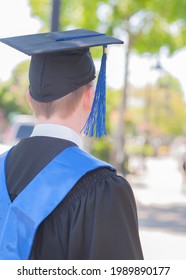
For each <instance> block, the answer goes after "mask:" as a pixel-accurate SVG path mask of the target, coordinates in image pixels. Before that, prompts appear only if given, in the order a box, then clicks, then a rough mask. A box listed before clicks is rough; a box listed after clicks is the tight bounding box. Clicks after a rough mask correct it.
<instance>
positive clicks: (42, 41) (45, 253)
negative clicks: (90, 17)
mask: <svg viewBox="0 0 186 280" xmlns="http://www.w3.org/2000/svg"><path fill="white" fill-rule="evenodd" d="M0 41H1V42H3V43H5V44H7V45H9V46H11V47H13V48H15V49H17V50H19V51H21V52H23V53H26V54H28V55H30V56H31V61H30V68H29V90H28V92H27V94H26V97H27V100H28V102H29V104H30V106H31V108H32V110H33V113H34V115H35V117H36V126H35V128H34V130H33V133H32V135H31V137H29V138H25V139H23V140H21V141H20V142H19V143H18V144H17V145H15V146H14V147H13V148H12V149H11V150H10V151H8V152H7V153H5V154H3V155H2V156H1V158H0V181H1V182H0V259H18V260H22V259H31V260H112V259H113V260H124V259H125V260H140V259H143V253H142V248H141V243H140V238H139V231H138V217H137V210H136V203H135V198H134V195H133V192H132V189H131V186H130V185H129V183H128V182H127V181H126V180H125V179H124V178H123V177H121V176H118V175H117V172H116V170H115V168H114V167H113V166H111V165H110V164H108V163H106V162H103V161H101V160H99V159H97V158H95V157H93V156H92V155H90V154H88V153H87V152H85V151H84V150H83V148H82V139H81V136H82V135H83V134H86V135H88V136H91V137H92V136H95V137H101V136H102V135H105V134H106V130H105V114H106V105H105V102H106V101H105V99H106V96H105V83H106V82H105V75H106V49H107V46H108V45H110V44H121V43H123V42H122V41H121V40H118V39H116V38H114V37H110V36H107V35H105V34H102V33H98V32H95V31H90V30H86V29H76V30H70V31H65V32H51V33H42V34H33V35H26V36H18V37H11V38H3V39H0ZM95 46H101V47H103V56H102V62H101V68H100V71H99V76H98V79H97V83H96V85H95V84H94V80H95V78H96V71H95V66H94V63H93V59H92V56H91V54H90V48H91V47H95Z"/></svg>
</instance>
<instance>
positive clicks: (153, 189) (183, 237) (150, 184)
mask: <svg viewBox="0 0 186 280" xmlns="http://www.w3.org/2000/svg"><path fill="white" fill-rule="evenodd" d="M131 166H135V170H137V172H136V174H135V175H129V176H127V179H128V181H129V182H130V184H131V186H132V188H133V191H134V194H135V197H136V202H137V208H138V217H139V227H140V237H141V242H142V247H143V252H144V257H145V259H146V260H153V259H154V260H162V259H167V260H168V259H169V260H183V259H186V193H184V188H186V185H185V186H184V183H183V182H184V180H183V178H182V173H181V171H180V170H179V163H178V162H177V161H176V160H175V159H174V158H173V157H170V156H163V157H159V158H147V159H141V160H139V159H137V158H133V159H132V160H131ZM185 184H186V183H185Z"/></svg>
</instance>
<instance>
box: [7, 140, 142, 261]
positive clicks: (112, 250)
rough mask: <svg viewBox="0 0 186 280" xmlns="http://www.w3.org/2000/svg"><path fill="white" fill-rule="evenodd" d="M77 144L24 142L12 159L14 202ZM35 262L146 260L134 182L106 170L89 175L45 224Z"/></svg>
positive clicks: (38, 237)
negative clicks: (61, 153)
mask: <svg viewBox="0 0 186 280" xmlns="http://www.w3.org/2000/svg"><path fill="white" fill-rule="evenodd" d="M71 145H74V144H73V143H72V142H68V141H65V140H61V139H57V138H51V137H33V138H29V139H25V140H22V141H21V142H20V143H19V144H18V145H17V146H16V147H15V148H14V149H13V150H12V152H11V153H10V155H9V157H8V160H7V166H6V178H7V185H8V190H9V193H10V196H11V198H12V199H15V197H16V196H17V195H18V194H19V192H20V191H21V190H22V189H23V188H24V187H25V185H26V184H27V183H28V181H30V180H31V179H32V178H33V177H34V176H35V175H36V174H37V173H38V172H39V171H40V170H41V169H42V168H43V166H45V165H46V164H47V162H49V161H50V160H52V158H53V157H54V156H56V155H57V154H58V153H59V152H60V151H62V150H63V149H65V148H66V147H68V146H71ZM30 259H42V260H47V259H49V260H50V259H54V260H55V259H56V260H57V259H61V260H62V259H74V260H78V259H106V260H109V259H115V260H117V259H118V260H119V259H143V254H142V250H141V244H140V240H139V234H138V220H137V211H136V204H135V199H134V196H133V192H132V189H131V187H130V185H129V184H128V182H127V181H126V180H125V179H123V178H122V177H120V176H117V175H116V173H115V172H114V171H111V170H109V169H106V168H100V169H98V170H95V171H92V172H90V173H88V174H86V175H85V176H84V177H83V178H81V179H80V181H79V182H78V183H77V184H76V185H75V186H74V188H73V189H72V190H71V192H70V193H69V194H68V195H67V196H66V198H65V199H64V200H63V201H62V202H61V203H60V204H59V205H58V207H57V208H56V209H55V210H54V211H53V212H52V213H51V214H50V215H49V216H48V217H47V218H46V219H45V220H44V221H43V223H42V224H41V225H40V227H39V229H38V231H37V233H36V237H35V240H34V244H33V248H32V251H31V255H30Z"/></svg>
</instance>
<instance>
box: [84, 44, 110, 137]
mask: <svg viewBox="0 0 186 280" xmlns="http://www.w3.org/2000/svg"><path fill="white" fill-rule="evenodd" d="M106 51H107V46H103V55H102V59H101V67H100V72H99V76H98V81H97V86H96V91H95V97H94V101H93V105H92V109H91V112H90V115H89V117H88V119H87V122H86V123H85V126H84V128H83V131H84V134H85V135H87V136H90V137H93V136H96V137H98V138H100V137H102V136H103V135H106V59H107V54H106Z"/></svg>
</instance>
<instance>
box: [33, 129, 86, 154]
mask: <svg viewBox="0 0 186 280" xmlns="http://www.w3.org/2000/svg"><path fill="white" fill-rule="evenodd" d="M33 136H47V137H55V138H61V139H65V140H68V141H71V142H73V143H75V144H76V145H77V146H79V148H81V149H82V145H83V144H82V140H81V137H80V136H79V135H78V134H77V133H76V132H75V131H74V130H73V129H71V128H69V127H67V126H63V125H58V124H37V125H36V126H35V127H34V129H33V132H32V134H31V136H30V137H33Z"/></svg>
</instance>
